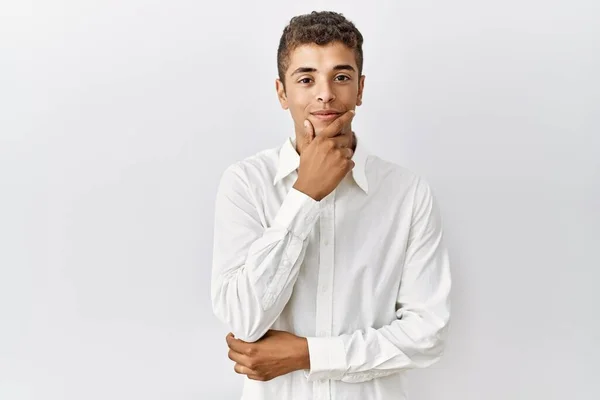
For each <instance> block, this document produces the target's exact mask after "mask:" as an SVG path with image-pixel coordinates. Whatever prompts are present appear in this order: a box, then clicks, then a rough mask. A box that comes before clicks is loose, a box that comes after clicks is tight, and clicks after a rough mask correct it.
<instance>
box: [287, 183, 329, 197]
mask: <svg viewBox="0 0 600 400" xmlns="http://www.w3.org/2000/svg"><path fill="white" fill-rule="evenodd" d="M292 187H293V188H294V189H296V190H298V191H299V192H302V193H304V194H305V195H307V196H310V197H311V198H312V199H313V200H315V201H321V199H322V196H319V195H318V194H316V193H314V192H313V191H312V190H310V189H308V188H307V187H306V186H304V185H303V184H302V183H301V182H298V181H296V183H294V186H292Z"/></svg>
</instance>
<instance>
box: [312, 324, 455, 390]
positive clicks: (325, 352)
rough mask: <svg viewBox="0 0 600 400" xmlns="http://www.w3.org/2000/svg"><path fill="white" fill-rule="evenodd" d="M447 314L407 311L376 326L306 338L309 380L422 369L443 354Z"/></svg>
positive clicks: (360, 378) (357, 378) (360, 379)
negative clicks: (443, 315) (443, 316)
mask: <svg viewBox="0 0 600 400" xmlns="http://www.w3.org/2000/svg"><path fill="white" fill-rule="evenodd" d="M448 324H449V314H447V317H446V318H423V317H422V316H419V315H416V314H413V315H408V313H407V314H406V315H405V316H404V317H403V319H399V320H396V321H394V322H392V323H391V324H389V325H386V326H383V327H381V328H379V329H374V328H369V329H366V330H360V331H355V332H353V333H351V334H345V335H340V336H335V337H318V338H311V337H309V338H307V342H308V346H309V355H310V371H309V372H308V373H307V377H308V378H309V380H318V379H337V380H341V381H344V382H363V381H367V380H370V379H374V378H377V377H382V376H387V375H390V374H393V373H397V372H400V371H403V370H407V369H414V368H425V367H428V366H430V365H432V364H434V363H435V362H437V361H438V360H439V359H440V357H441V356H442V354H443V350H444V346H445V339H446V335H447V328H448Z"/></svg>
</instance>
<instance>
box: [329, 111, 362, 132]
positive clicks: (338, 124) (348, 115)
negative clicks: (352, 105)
mask: <svg viewBox="0 0 600 400" xmlns="http://www.w3.org/2000/svg"><path fill="white" fill-rule="evenodd" d="M355 114H356V113H355V112H354V110H348V111H346V112H345V113H344V114H342V115H341V116H340V117H338V118H336V119H335V121H333V122H332V123H331V124H329V125H327V127H326V128H324V129H323V130H322V131H321V136H323V137H328V138H332V137H334V136H335V135H337V134H338V133H340V132H341V131H342V130H343V129H344V128H345V127H346V125H348V124H349V123H350V121H352V118H354V115H355Z"/></svg>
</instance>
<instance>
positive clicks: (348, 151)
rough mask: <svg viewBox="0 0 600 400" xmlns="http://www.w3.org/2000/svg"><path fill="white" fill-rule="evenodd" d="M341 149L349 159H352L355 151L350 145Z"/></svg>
mask: <svg viewBox="0 0 600 400" xmlns="http://www.w3.org/2000/svg"><path fill="white" fill-rule="evenodd" d="M340 150H341V151H342V154H343V156H344V157H345V158H347V159H351V158H352V156H353V155H354V151H352V149H349V148H348V147H344V148H342V149H340Z"/></svg>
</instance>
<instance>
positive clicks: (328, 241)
mask: <svg viewBox="0 0 600 400" xmlns="http://www.w3.org/2000/svg"><path fill="white" fill-rule="evenodd" d="M334 212H335V190H334V191H333V192H331V193H330V194H329V195H328V196H327V197H325V198H324V199H322V200H321V202H320V216H319V231H320V235H319V236H320V238H319V273H318V274H319V275H318V281H317V282H318V283H317V310H316V336H319V337H327V336H331V331H332V321H333V315H332V313H333V272H334V268H333V266H334V234H335V214H334ZM313 394H314V398H315V400H317V399H318V400H330V399H331V381H329V380H323V381H316V382H314V386H313Z"/></svg>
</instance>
